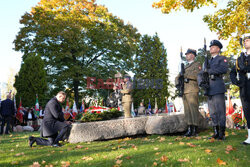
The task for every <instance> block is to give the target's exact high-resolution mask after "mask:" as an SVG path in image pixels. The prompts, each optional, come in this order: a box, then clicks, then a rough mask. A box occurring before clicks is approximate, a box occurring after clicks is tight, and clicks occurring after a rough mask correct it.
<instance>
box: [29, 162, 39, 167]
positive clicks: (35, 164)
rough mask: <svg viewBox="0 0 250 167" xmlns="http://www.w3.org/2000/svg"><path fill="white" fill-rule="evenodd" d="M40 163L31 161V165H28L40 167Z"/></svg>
mask: <svg viewBox="0 0 250 167" xmlns="http://www.w3.org/2000/svg"><path fill="white" fill-rule="evenodd" d="M40 166H41V165H40V164H39V162H33V164H32V165H30V167H40Z"/></svg>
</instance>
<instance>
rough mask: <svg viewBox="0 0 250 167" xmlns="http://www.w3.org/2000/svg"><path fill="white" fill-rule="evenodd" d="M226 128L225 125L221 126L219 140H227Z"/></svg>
mask: <svg viewBox="0 0 250 167" xmlns="http://www.w3.org/2000/svg"><path fill="white" fill-rule="evenodd" d="M225 130H226V127H225V126H221V127H220V130H219V137H218V139H219V140H225V139H226V137H225Z"/></svg>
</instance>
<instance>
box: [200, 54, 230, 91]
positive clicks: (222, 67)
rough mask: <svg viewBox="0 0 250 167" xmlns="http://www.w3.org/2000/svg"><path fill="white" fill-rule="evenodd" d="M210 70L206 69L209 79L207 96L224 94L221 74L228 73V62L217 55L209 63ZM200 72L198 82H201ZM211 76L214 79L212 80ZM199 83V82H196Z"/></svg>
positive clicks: (224, 89) (223, 57)
mask: <svg viewBox="0 0 250 167" xmlns="http://www.w3.org/2000/svg"><path fill="white" fill-rule="evenodd" d="M209 65H210V68H209V69H208V73H209V75H210V77H209V89H208V95H210V96H212V95H216V94H221V93H225V92H226V88H225V83H224V80H223V74H226V73H227V71H228V62H227V58H226V57H225V56H219V55H217V56H216V57H215V58H214V59H213V60H212V59H211V60H210V61H209ZM202 72H203V71H201V72H200V73H199V77H198V80H201V73H202ZM212 76H213V77H214V78H212ZM198 82H199V83H200V81H198Z"/></svg>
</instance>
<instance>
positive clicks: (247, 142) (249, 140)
mask: <svg viewBox="0 0 250 167" xmlns="http://www.w3.org/2000/svg"><path fill="white" fill-rule="evenodd" d="M247 131H248V138H247V139H246V140H245V141H243V142H242V143H241V144H244V145H250V129H248V130H247Z"/></svg>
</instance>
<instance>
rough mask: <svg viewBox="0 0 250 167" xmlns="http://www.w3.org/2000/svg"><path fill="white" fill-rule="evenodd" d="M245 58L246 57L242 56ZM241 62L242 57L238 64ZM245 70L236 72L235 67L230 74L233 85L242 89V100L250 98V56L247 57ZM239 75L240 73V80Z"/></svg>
mask: <svg viewBox="0 0 250 167" xmlns="http://www.w3.org/2000/svg"><path fill="white" fill-rule="evenodd" d="M242 56H245V55H242ZM240 61H241V57H239V58H238V62H240ZM243 63H244V64H245V69H239V70H237V71H236V67H235V66H234V67H233V68H232V70H231V72H230V79H231V81H232V84H234V85H237V86H238V87H240V97H241V98H248V99H249V98H250V80H249V79H247V73H250V56H247V57H246V62H243ZM237 73H239V78H237Z"/></svg>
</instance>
